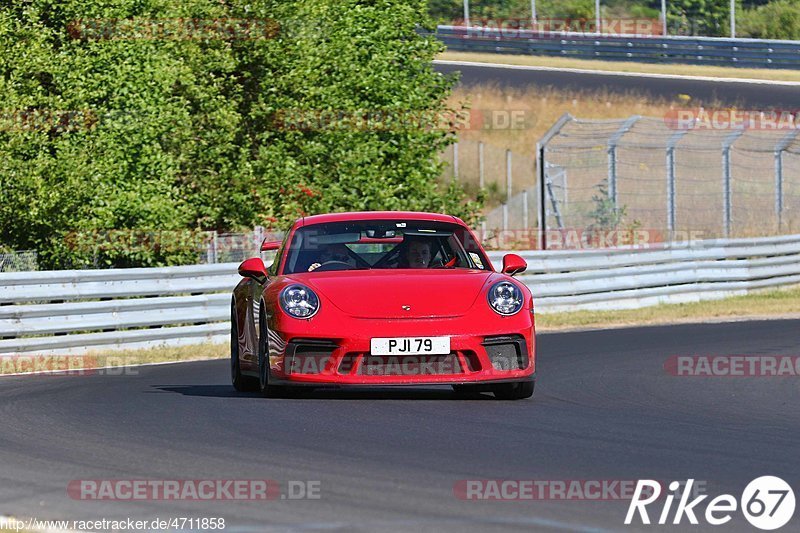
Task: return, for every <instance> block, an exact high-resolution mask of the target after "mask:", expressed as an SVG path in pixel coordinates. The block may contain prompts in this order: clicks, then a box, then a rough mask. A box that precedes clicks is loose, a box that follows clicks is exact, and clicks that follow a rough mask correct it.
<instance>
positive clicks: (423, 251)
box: [284, 220, 489, 274]
mask: <svg viewBox="0 0 800 533" xmlns="http://www.w3.org/2000/svg"><path fill="white" fill-rule="evenodd" d="M428 268H441V269H449V268H467V269H479V270H487V269H489V266H488V260H487V259H486V256H485V254H484V253H483V250H482V249H481V248H480V246H479V245H478V244H477V243H476V242H475V241H474V239H473V238H472V236H471V234H470V233H469V232H468V231H467V229H466V228H464V227H463V226H460V225H458V224H449V223H445V222H426V221H419V220H408V221H402V220H389V221H373V220H369V221H355V222H335V223H328V224H314V225H310V226H305V227H302V228H300V229H298V230H297V231H296V232H295V234H294V236H293V237H292V241H291V243H289V247H288V251H287V259H286V265H285V266H284V273H285V274H295V273H298V272H314V271H318V272H324V271H331V270H367V269H428Z"/></svg>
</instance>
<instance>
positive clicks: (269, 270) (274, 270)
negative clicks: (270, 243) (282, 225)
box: [262, 232, 289, 276]
mask: <svg viewBox="0 0 800 533" xmlns="http://www.w3.org/2000/svg"><path fill="white" fill-rule="evenodd" d="M288 238H289V234H288V232H287V234H286V237H284V239H283V244H281V247H280V248H278V251H277V252H275V259H274V260H273V261H272V264H271V265H270V266H269V268H267V273H268V274H269V275H270V276H277V275H278V266H279V265H280V264H281V258H282V257H283V252H284V250H286V241H287V239H288ZM262 259H263V258H262Z"/></svg>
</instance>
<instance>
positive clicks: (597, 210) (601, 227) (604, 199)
mask: <svg viewBox="0 0 800 533" xmlns="http://www.w3.org/2000/svg"><path fill="white" fill-rule="evenodd" d="M595 188H596V189H597V193H596V194H593V195H592V204H593V205H594V208H593V209H592V211H590V212H589V217H590V218H591V219H592V223H591V224H590V225H589V227H588V228H587V229H588V230H589V231H590V232H591V231H608V230H615V229H617V228H619V226H620V225H621V224H622V222H623V220H624V219H625V215H626V211H627V209H626V207H625V206H622V207H617V206H616V205H614V200H613V198H611V196H610V195H609V193H608V180H603V181H602V182H601V183H599V184H597V185H596V186H595Z"/></svg>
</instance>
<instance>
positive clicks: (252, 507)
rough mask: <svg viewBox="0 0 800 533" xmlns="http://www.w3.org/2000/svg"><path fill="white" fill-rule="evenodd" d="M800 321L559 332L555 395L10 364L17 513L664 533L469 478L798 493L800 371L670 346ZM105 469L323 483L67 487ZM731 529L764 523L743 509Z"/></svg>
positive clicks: (544, 357) (715, 342)
mask: <svg viewBox="0 0 800 533" xmlns="http://www.w3.org/2000/svg"><path fill="white" fill-rule="evenodd" d="M798 332H800V321H798V320H776V321H769V322H740V323H729V324H707V325H680V326H668V327H649V328H633V329H621V330H607V331H590V332H580V333H560V334H547V335H540V336H539V343H540V345H539V374H540V379H539V383H538V386H537V391H536V396H535V398H534V400H532V401H519V402H499V401H495V400H493V399H491V396H490V395H485V397H483V398H480V399H474V400H457V399H456V398H455V397H454V395H453V394H452V393H451V392H450V390H449V388H445V389H442V388H428V389H421V390H420V389H418V390H413V391H412V390H408V389H403V390H396V389H394V390H386V389H383V390H372V391H366V392H353V391H319V392H316V393H313V394H312V395H311V396H310V397H308V398H302V399H292V400H267V399H263V398H260V397H258V396H256V395H250V394H245V395H240V394H235V393H234V392H233V390H232V389H231V387H230V386H229V385H228V366H227V361H208V362H200V363H186V364H178V365H166V366H154V367H145V368H139V369H138V374H137V375H128V376H81V377H77V376H60V377H53V376H29V377H6V378H0V427H2V433H0V514H11V515H15V516H36V517H39V518H53V519H67V518H69V519H98V518H125V517H139V518H153V517H156V516H158V517H161V518H166V517H170V516H190V517H212V516H224V517H226V518H227V519H228V522H227V523H228V527H227V528H226V531H250V530H252V531H264V530H266V531H283V530H306V531H309V530H311V531H314V530H325V531H329V530H334V531H458V532H463V531H521V530H526V531H531V530H536V531H558V530H577V531H603V530H617V531H618V530H629V531H635V530H640V529H645V530H646V529H647V528H645V527H643V526H639V527H625V526H624V525H623V519H624V516H625V511H626V509H627V505H626V504H625V503H624V502H586V501H539V502H532V501H523V502H487V501H462V500H459V499H457V498H456V497H454V493H453V485H454V483H455V482H457V481H458V480H463V479H487V478H491V479H499V478H510V479H540V480H575V479H583V480H588V479H626V480H631V479H639V478H642V477H653V478H656V479H662V480H683V479H686V478H687V477H692V478H696V479H700V480H705V481H707V487H708V492H709V493H710V494H711V495H712V496H716V495H718V494H722V493H731V494H734V496H736V497H737V498H738V497H739V496H740V495H741V491H742V489H743V488H744V486H745V485H746V484H747V482H748V481H750V480H751V479H753V478H755V477H758V476H762V475H767V474H772V475H777V476H781V477H783V478H784V479H785V480H786V481H787V482H789V483H790V484H791V485H792V486H793V487H794V489H795V491H798V488H800V460H798V455H797V454H798V444H800V409H798V403H800V402H798V398H799V397H800V395H798V388H799V386H800V378H797V377H782V378H775V377H772V378H696V377H695V378H686V377H683V378H679V377H671V376H669V375H667V374H666V373H665V371H664V369H663V364H664V361H665V359H666V358H667V357H668V356H670V355H691V354H703V355H709V354H784V355H786V354H798V353H800V335H798ZM87 478H88V479H123V478H134V479H199V478H206V479H207V478H211V479H234V478H246V479H252V478H268V479H274V480H279V481H281V482H282V483H283V482H286V481H287V480H319V481H321V499H319V500H303V501H289V500H275V501H268V502H260V503H255V502H210V503H209V502H203V503H199V502H185V501H184V502H136V503H130V502H102V501H76V500H71V499H70V498H68V497H67V495H66V491H65V487H66V486H67V483H68V482H69V481H70V480H72V479H87ZM799 496H800V494H799ZM706 501H708V500H706ZM702 509H705V504H702V505H701V512H702ZM659 512H660V506H659V508H658V509H656V510H654V511H653V513H652V514H655V515H656V516H657V514H658V513H659ZM652 514H651V516H652ZM798 515H800V511H798V512H797V513H796V514H795V518H794V519H793V521H792V522H791V523H790V524H789V525H788V526H787V527H786V528H784V530H795V531H796V530H797V525H798V521H800V516H798ZM687 527H688V526H686V525H685V522H684V526H683V528H682V529H685V528H687ZM655 529H663V528H655ZM650 530H652V528H651V529H650ZM693 530H696V531H705V530H711V528H710V527H709V526H705V527H703V526H700V527H695V528H693ZM721 530H725V531H729V530H737V531H755V530H754V529H753V528H751V527H750V526H749V524H747V522H746V521H745V520H744V517H743V516H742V515H741V514H739V513H737V514H736V515H735V516H734V518H733V521H732V522H730V523H729V524H728V525H726V526H724V528H721V529H717V531H721Z"/></svg>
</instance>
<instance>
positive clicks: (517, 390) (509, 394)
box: [492, 381, 535, 400]
mask: <svg viewBox="0 0 800 533" xmlns="http://www.w3.org/2000/svg"><path fill="white" fill-rule="evenodd" d="M534 385H535V382H534V381H518V382H516V383H498V384H496V385H493V386H492V392H493V393H494V397H495V398H497V399H498V400H523V399H525V398H530V397H531V396H533V389H534Z"/></svg>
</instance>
